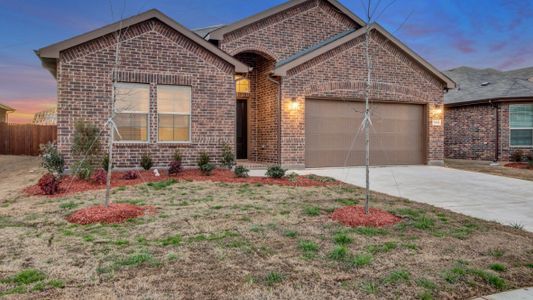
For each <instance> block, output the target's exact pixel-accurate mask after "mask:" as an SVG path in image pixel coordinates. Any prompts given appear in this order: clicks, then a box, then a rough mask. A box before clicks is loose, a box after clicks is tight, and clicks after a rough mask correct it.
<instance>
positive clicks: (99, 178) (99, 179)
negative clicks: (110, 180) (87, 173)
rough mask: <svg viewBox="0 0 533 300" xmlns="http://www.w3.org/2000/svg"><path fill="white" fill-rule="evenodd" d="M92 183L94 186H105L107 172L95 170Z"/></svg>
mask: <svg viewBox="0 0 533 300" xmlns="http://www.w3.org/2000/svg"><path fill="white" fill-rule="evenodd" d="M92 181H93V182H94V183H96V184H105V183H106V181H107V172H106V170H105V169H97V170H96V171H94V173H93V175H92Z"/></svg>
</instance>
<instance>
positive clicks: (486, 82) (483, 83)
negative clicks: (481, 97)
mask: <svg viewBox="0 0 533 300" xmlns="http://www.w3.org/2000/svg"><path fill="white" fill-rule="evenodd" d="M489 84H490V82H488V81H485V82H482V83H481V86H487V85H489Z"/></svg>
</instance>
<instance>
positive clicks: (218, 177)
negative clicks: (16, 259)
mask: <svg viewBox="0 0 533 300" xmlns="http://www.w3.org/2000/svg"><path fill="white" fill-rule="evenodd" d="M125 173H126V172H118V171H114V172H113V175H112V179H111V186H112V187H120V186H128V185H136V184H142V183H148V182H157V181H164V180H167V179H170V178H174V179H176V180H190V181H213V182H227V183H261V184H270V185H283V186H299V187H310V186H328V185H336V184H339V182H336V181H333V182H322V181H318V180H314V179H310V178H307V177H305V176H298V177H296V180H294V181H291V180H289V179H287V178H280V179H276V178H268V177H247V178H237V177H235V174H234V173H233V172H232V171H230V170H226V169H216V170H214V171H213V173H212V175H211V176H205V175H203V174H202V173H201V172H200V170H198V169H188V170H183V171H182V172H180V173H179V174H178V175H176V176H168V175H167V173H166V171H163V170H160V173H161V176H155V175H154V173H153V172H152V171H144V170H143V171H137V174H138V175H139V177H138V178H137V179H132V180H126V179H124V178H123V176H124V174H125ZM104 188H105V184H98V183H95V182H91V181H86V180H81V179H78V178H76V177H75V176H64V177H63V178H62V180H61V183H60V184H59V193H57V194H54V195H47V196H48V197H61V196H64V195H67V194H72V193H78V192H84V191H89V190H100V189H104ZM24 192H25V193H26V194H27V195H29V196H43V195H45V194H44V193H43V192H42V191H41V189H40V188H39V186H38V185H37V184H35V185H32V186H29V187H27V188H25V189H24Z"/></svg>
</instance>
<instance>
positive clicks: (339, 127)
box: [305, 99, 426, 167]
mask: <svg viewBox="0 0 533 300" xmlns="http://www.w3.org/2000/svg"><path fill="white" fill-rule="evenodd" d="M424 109H425V108H424V106H423V105H413V104H388V103H387V104H385V103H373V104H372V105H371V112H372V116H371V119H372V124H373V126H372V127H371V130H370V132H371V135H370V164H371V165H411V164H424V163H426V158H425V149H426V135H425V130H424V127H425V126H424V124H425V122H424ZM363 112H364V103H363V102H352V101H337V100H318V99H306V104H305V165H306V167H342V166H345V165H346V166H360V165H364V158H365V146H364V129H363V128H361V130H360V132H359V134H358V135H357V138H355V137H356V133H357V131H358V129H359V127H360V126H361V122H362V121H363ZM352 144H353V145H352ZM350 149H351V151H350Z"/></svg>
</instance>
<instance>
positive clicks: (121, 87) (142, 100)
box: [115, 82, 150, 113]
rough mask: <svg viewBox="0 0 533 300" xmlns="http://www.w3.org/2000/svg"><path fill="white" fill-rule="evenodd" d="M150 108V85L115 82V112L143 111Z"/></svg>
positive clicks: (146, 111) (145, 111)
mask: <svg viewBox="0 0 533 300" xmlns="http://www.w3.org/2000/svg"><path fill="white" fill-rule="evenodd" d="M149 109H150V86H149V85H148V84H137V83H122V82H119V83H116V84H115V111H116V112H127V111H128V112H143V113H148V111H149Z"/></svg>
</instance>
